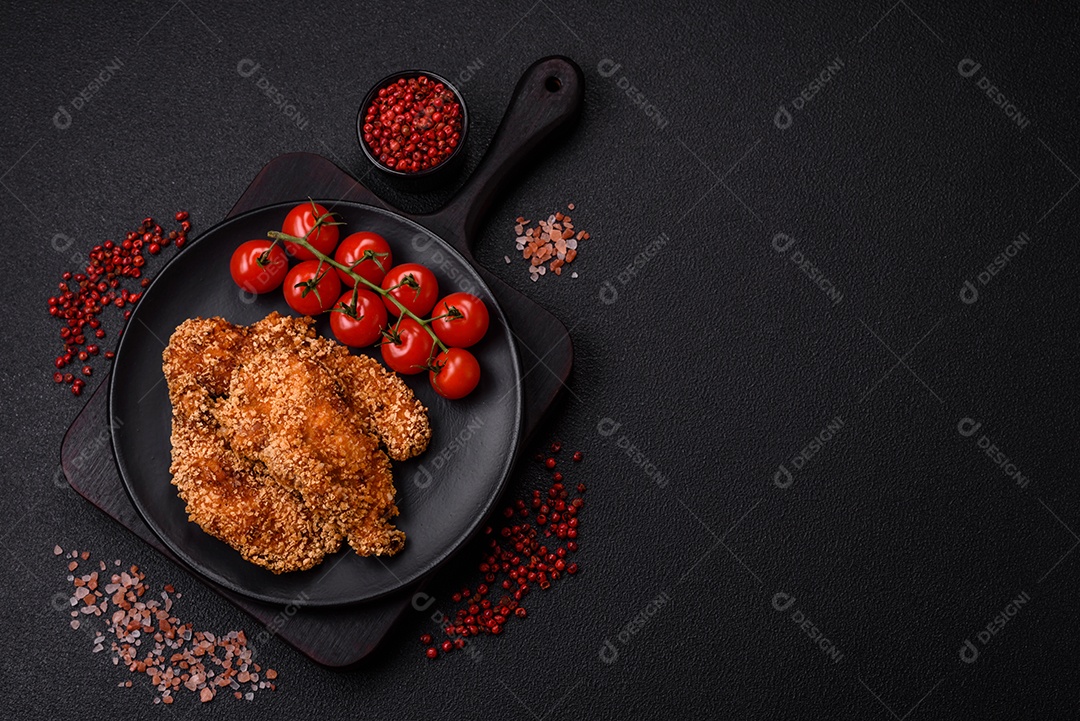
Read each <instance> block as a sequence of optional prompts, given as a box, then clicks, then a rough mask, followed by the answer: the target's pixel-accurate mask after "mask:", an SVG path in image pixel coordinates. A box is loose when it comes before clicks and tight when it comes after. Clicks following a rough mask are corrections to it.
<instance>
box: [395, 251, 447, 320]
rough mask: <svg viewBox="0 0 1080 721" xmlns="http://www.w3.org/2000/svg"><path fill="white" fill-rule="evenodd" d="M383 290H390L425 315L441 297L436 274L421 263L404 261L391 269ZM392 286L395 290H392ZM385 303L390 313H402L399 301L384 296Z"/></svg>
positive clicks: (420, 314) (414, 309) (411, 309)
mask: <svg viewBox="0 0 1080 721" xmlns="http://www.w3.org/2000/svg"><path fill="white" fill-rule="evenodd" d="M382 287H383V290H387V291H389V292H390V295H392V296H393V297H394V298H397V300H398V301H400V302H401V304H402V305H403V306H405V307H406V308H408V309H409V310H410V311H412V312H413V313H415V314H416V315H418V316H420V317H423V316H425V315H427V313H428V311H429V310H431V309H432V308H433V307H434V306H435V299H436V298H438V297H439V281H438V280H437V279H436V278H435V274H434V273H432V272H431V271H430V270H429V269H427V268H425V267H424V266H422V265H420V264H419V263H402V264H401V265H396V266H394V267H393V268H391V269H390V272H389V273H387V274H386V277H385V278H383V282H382ZM391 288H392V289H393V290H391ZM383 303H385V304H386V309H387V310H388V311H390V315H392V316H394V317H397V316H399V315H401V309H400V308H398V306H397V303H395V302H394V301H392V300H390V299H389V298H387V297H385V296H384V297H383Z"/></svg>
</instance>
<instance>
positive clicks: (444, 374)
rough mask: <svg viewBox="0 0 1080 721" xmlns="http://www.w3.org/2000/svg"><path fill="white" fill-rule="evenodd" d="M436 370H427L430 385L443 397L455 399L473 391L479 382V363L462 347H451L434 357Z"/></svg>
mask: <svg viewBox="0 0 1080 721" xmlns="http://www.w3.org/2000/svg"><path fill="white" fill-rule="evenodd" d="M435 367H436V368H437V369H438V370H437V371H434V370H433V371H429V372H428V379H429V380H430V381H431V387H432V388H434V389H435V392H436V393H438V394H439V395H440V396H442V397H443V398H449V399H451V400H455V399H457V398H464V397H465V396H467V395H469V394H470V393H472V392H473V390H474V389H475V388H476V386H477V385H478V384H479V383H480V364H479V363H478V362H477V360H476V356H474V355H473V354H472V353H470V352H469V351H467V350H465V349H464V348H451V349H450V350H448V351H446V352H445V353H440V354H439V355H438V357H436V358H435Z"/></svg>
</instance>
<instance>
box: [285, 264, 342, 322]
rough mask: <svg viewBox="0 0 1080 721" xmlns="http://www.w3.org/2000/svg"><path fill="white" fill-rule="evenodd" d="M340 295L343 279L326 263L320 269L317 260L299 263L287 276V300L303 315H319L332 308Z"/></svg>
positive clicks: (291, 306) (290, 305)
mask: <svg viewBox="0 0 1080 721" xmlns="http://www.w3.org/2000/svg"><path fill="white" fill-rule="evenodd" d="M312 281H314V282H312ZM340 295H341V279H339V278H338V277H337V273H335V272H334V269H333V268H331V267H330V266H328V265H326V264H323V266H322V269H321V270H320V269H319V261H317V260H305V261H304V262H303V263H297V264H296V265H295V266H293V268H292V270H290V271H289V273H288V275H286V276H285V301H286V302H287V303H288V304H289V307H290V308H292V309H293V310H295V311H296V312H297V313H300V314H302V315H318V314H319V313H324V312H326V311H328V310H330V309H331V308H333V307H334V304H335V303H336V302H337V299H338V296H340Z"/></svg>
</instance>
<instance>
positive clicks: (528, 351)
mask: <svg viewBox="0 0 1080 721" xmlns="http://www.w3.org/2000/svg"><path fill="white" fill-rule="evenodd" d="M553 73H557V74H558V75H559V77H560V79H561V80H562V89H563V90H564V91H566V92H565V94H564V95H563V96H562V97H561V98H551V97H550V93H549V92H548V91H547V90H545V80H547V79H548V78H549V77H551V75H552V74H553ZM582 90H583V81H582V80H581V71H580V69H578V68H577V66H576V65H574V64H573V63H572V62H571V61H568V60H566V59H564V58H545V59H544V60H541V61H538V62H537V63H536V64H534V65H533V66H532V67H531V68H530V69H529V70H528V71H526V73H525V75H524V76H523V77H522V80H521V82H520V83H519V84H518V87H517V89H516V90H515V93H514V97H513V98H512V100H511V103H510V107H509V108H508V110H507V112H506V115H505V116H504V119H503V122H502V124H501V125H500V127H499V130H498V132H497V133H496V135H495V138H494V139H493V140H492V143H491V147H490V148H489V150H488V153H487V155H486V156H485V158H484V160H483V161H482V162H481V164H480V166H479V167H478V168H477V170H476V172H475V173H474V174H473V176H472V177H471V178H470V179H469V180H468V181H467V182H466V183H465V185H464V186H463V188H462V190H461V191H460V192H459V194H458V195H457V196H455V198H454V199H453V200H452V201H451V202H450V203H449V204H448V205H447V206H446V207H445V208H444V209H442V210H440V211H438V212H436V213H434V214H431V215H427V216H408V217H411V218H412V219H413V220H415V221H417V222H419V223H421V224H422V225H425V226H427V227H428V228H430V229H431V230H433V231H434V232H435V233H437V234H439V235H440V236H441V237H442V238H443V239H444V240H446V241H447V242H449V243H450V244H451V245H453V246H455V248H456V249H457V250H458V251H459V252H461V253H462V255H464V256H465V258H466V259H467V260H468V261H469V262H470V263H471V264H472V265H473V266H474V267H475V268H476V269H477V271H478V272H479V273H480V275H481V276H482V277H483V278H484V281H485V282H486V283H487V284H488V287H489V288H490V289H491V292H492V293H493V294H494V295H495V297H496V298H497V300H498V302H499V305H500V306H501V307H502V309H503V312H504V313H505V315H506V317H507V320H508V321H509V323H510V328H511V330H512V331H513V333H514V336H515V340H516V343H517V347H518V351H519V354H520V358H521V363H522V372H523V374H524V380H523V391H524V399H525V404H524V411H523V413H524V417H523V419H522V429H523V435H524V436H525V437H526V438H527V437H528V436H529V435H530V434H531V433H532V431H533V430H534V429H535V428H536V426H537V424H538V423H539V421H540V419H541V417H542V416H543V414H544V412H545V411H546V410H547V409H548V407H550V405H551V404H552V402H553V401H554V400H555V397H556V396H557V395H558V393H559V390H560V389H561V387H562V385H563V383H564V382H565V380H566V377H567V376H568V375H569V372H570V367H571V364H572V362H573V351H572V347H571V344H570V338H569V335H568V334H567V333H566V330H565V328H564V327H563V326H562V324H561V323H560V322H559V321H558V320H557V319H555V318H554V317H553V316H552V315H551V314H550V313H548V312H547V311H546V310H544V309H543V308H541V307H540V306H539V305H537V304H536V303H535V302H533V301H532V300H530V299H528V298H527V297H526V296H524V295H522V294H521V293H519V292H518V291H516V290H514V289H512V288H510V287H509V286H507V285H506V284H505V283H503V282H502V281H500V280H499V279H498V278H496V277H495V276H494V275H492V274H491V273H490V272H489V271H487V270H486V269H485V268H483V267H480V266H478V265H477V264H476V261H475V259H474V258H473V257H472V253H471V250H470V245H471V242H472V241H473V240H474V239H475V237H476V234H477V231H478V229H479V227H480V224H481V222H482V220H483V218H484V216H485V214H486V211H487V209H488V208H489V207H490V205H491V202H492V200H493V198H494V197H495V195H496V193H498V192H499V190H500V189H501V188H502V187H504V186H505V183H506V181H507V180H508V179H509V177H510V176H511V174H512V171H513V170H514V169H515V168H519V167H521V165H522V163H524V162H525V161H526V160H527V158H528V156H529V154H530V152H531V151H533V150H535V149H536V148H537V147H538V146H539V145H540V143H541V142H542V141H543V140H544V139H545V138H547V137H549V136H550V135H551V134H552V133H553V132H554V131H555V130H557V129H559V128H560V127H563V126H565V125H567V124H568V123H570V122H572V121H573V120H574V118H575V117H576V115H577V113H578V111H579V110H580V103H581V96H582ZM308 196H311V197H323V198H340V199H342V200H349V201H354V202H358V203H367V204H370V205H374V206H377V207H380V208H386V209H388V210H392V211H394V212H400V211H398V210H397V209H395V208H393V207H391V206H389V205H388V204H386V203H385V202H383V201H382V200H381V199H380V198H378V197H377V196H376V195H375V194H374V193H372V192H371V191H370V190H368V189H367V188H366V187H364V186H363V185H362V184H361V183H360V181H359V180H357V179H355V178H353V177H352V176H351V175H349V174H348V173H346V172H345V171H344V170H342V169H341V168H339V167H338V166H336V165H335V164H334V163H332V162H330V161H329V160H327V159H326V158H323V157H321V156H318V155H313V154H310V153H291V154H288V155H282V156H280V157H278V158H275V159H274V160H272V161H270V162H269V163H267V165H266V166H265V167H264V168H263V169H262V170H261V171H260V172H259V174H258V175H257V176H256V177H255V179H254V180H253V181H252V182H251V184H250V185H249V186H248V188H247V190H246V191H244V194H243V195H241V196H240V199H239V200H238V201H237V202H236V204H235V205H234V206H233V208H232V210H231V211H229V214H228V215H227V216H226V219H227V218H231V217H233V216H236V215H239V214H240V213H244V212H246V211H249V210H252V209H254V208H259V207H262V206H266V205H271V204H274V203H280V202H285V201H292V200H300V199H303V198H305V197H308ZM541 366H542V367H541ZM538 367H541V369H540V370H537V372H530V371H532V370H534V369H537V368H538ZM108 386H109V377H108V376H106V377H105V379H104V380H103V381H102V383H101V384H100V385H99V386H98V388H97V389H96V390H95V392H94V393H93V395H92V396H91V397H90V399H89V400H88V402H87V404H86V406H85V407H84V408H83V410H82V412H81V413H80V414H79V415H78V417H76V419H75V421H74V422H73V423H72V424H71V427H70V428H69V429H68V431H67V433H66V434H65V436H64V441H63V446H62V449H61V462H62V465H63V468H64V472H65V474H66V476H67V479H68V482H69V483H70V485H71V487H72V488H74V489H75V490H76V491H77V492H78V493H79V494H80V495H81V496H83V497H84V498H85V499H87V500H88V501H90V502H91V503H92V504H94V505H95V506H97V507H98V508H99V509H101V510H102V511H104V512H105V513H106V514H108V515H109V516H110V517H112V518H113V519H114V520H116V521H117V522H118V523H120V524H121V525H123V526H124V527H125V528H127V529H128V530H130V531H131V532H132V533H134V534H135V535H136V536H138V537H139V538H141V539H142V540H143V541H145V542H146V543H147V544H148V545H150V546H152V547H153V548H155V549H156V550H157V551H158V552H160V553H161V554H163V555H164V556H166V557H167V558H169V559H170V560H172V561H174V562H176V563H179V561H178V559H177V558H176V557H175V556H174V555H173V554H172V552H171V551H169V550H168V549H167V548H166V547H165V546H164V544H162V543H161V541H160V540H159V539H158V538H157V536H156V535H155V534H154V533H153V532H152V531H151V530H150V528H149V527H147V525H146V524H145V523H144V522H143V520H142V518H141V517H140V516H139V514H138V512H137V511H136V510H135V507H134V506H133V505H132V503H131V500H130V498H129V496H128V495H127V493H126V491H125V490H124V487H123V483H122V481H121V479H120V474H119V471H118V469H117V466H116V460H115V456H114V455H113V454H112V453H111V452H109V453H87V452H86V450H87V449H88V448H97V447H100V446H101V444H102V442H103V441H102V439H105V442H107V439H108V428H109V417H108ZM110 451H111V447H110ZM203 580H204V582H205V583H206V584H207V585H208V586H209V587H210V588H212V589H213V590H214V591H216V592H217V593H219V594H221V595H222V596H224V597H225V598H227V599H228V600H229V601H231V602H232V603H234V604H235V605H236V606H238V607H240V608H241V609H243V610H245V611H247V612H248V613H250V614H251V615H252V616H254V617H255V618H257V619H258V620H259V621H260V622H262V623H263V624H264V625H266V626H267V627H268V629H270V630H271V632H272V633H274V634H275V635H277V636H278V637H280V638H281V639H282V640H284V641H286V642H287V643H289V644H290V645H292V646H293V647H295V648H296V649H297V650H299V651H300V652H302V653H303V654H305V655H306V656H308V657H310V658H311V659H313V660H314V661H317V662H318V663H321V664H324V665H327V666H347V665H350V664H352V663H355V662H357V661H359V660H360V659H362V658H364V656H366V655H367V654H369V653H370V652H371V651H372V650H373V649H374V648H375V646H376V645H377V644H378V643H379V641H380V640H381V639H382V638H383V637H384V636H385V635H386V633H387V632H388V631H389V630H390V627H391V626H392V625H393V623H394V621H395V620H396V619H397V618H398V617H399V616H400V615H401V613H402V612H403V611H404V610H405V608H406V607H408V605H409V603H410V600H411V598H412V596H413V594H415V593H416V591H417V590H418V588H419V585H418V586H416V587H414V588H410V589H406V590H403V591H400V592H398V593H396V594H393V595H390V596H387V597H383V598H380V599H377V600H374V601H369V602H366V603H363V604H355V605H350V606H340V607H330V608H296V607H291V608H288V609H286V608H285V607H282V606H279V605H274V604H267V603H262V602H259V601H254V600H252V599H249V598H247V597H244V596H241V595H239V594H236V593H234V592H232V591H229V590H227V589H224V588H221V587H220V586H217V585H215V584H213V583H210V582H207V581H205V579H203ZM285 613H288V614H290V615H288V616H283V614H285ZM283 617H287V618H288V622H287V623H284V624H282V623H278V622H277V619H280V618H283ZM256 637H257V634H256Z"/></svg>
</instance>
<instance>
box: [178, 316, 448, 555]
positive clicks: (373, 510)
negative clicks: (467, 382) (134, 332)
mask: <svg viewBox="0 0 1080 721" xmlns="http://www.w3.org/2000/svg"><path fill="white" fill-rule="evenodd" d="M312 323H313V321H312V319H310V318H291V317H286V316H282V315H279V314H278V313H271V314H270V315H268V316H267V317H266V318H264V319H263V320H261V321H259V322H258V323H255V324H254V325H252V326H247V327H245V326H237V325H233V324H231V323H228V322H227V321H225V320H223V319H221V318H206V319H204V318H194V319H191V320H187V321H184V322H183V323H182V324H180V326H179V327H178V328H177V329H176V331H175V332H174V333H173V335H172V338H170V339H169V345H168V347H167V348H166V349H165V351H164V353H163V359H164V371H165V378H166V380H167V381H168V384H169V399H170V400H171V401H172V406H173V428H172V466H171V468H170V470H171V472H172V474H173V480H172V482H173V485H175V486H176V487H177V489H178V491H179V493H180V497H181V498H182V499H183V500H184V502H185V503H186V504H187V513H188V517H189V519H190V520H192V521H194V522H195V523H197V524H199V526H200V527H202V529H203V530H204V531H206V532H207V533H210V534H211V535H213V536H216V537H217V538H220V539H221V540H223V541H225V542H226V543H228V544H229V545H230V546H232V547H233V548H235V549H236V550H237V551H239V552H240V554H241V555H242V556H243V557H244V558H245V559H247V560H248V561H251V562H252V563H256V564H258V565H260V566H263V567H265V568H268V569H270V570H271V571H274V572H275V573H283V572H286V571H296V570H303V569H306V568H311V567H312V566H315V565H317V564H318V563H319V562H320V561H322V559H323V558H324V557H325V556H326V555H327V554H329V553H334V552H335V551H337V550H338V549H339V548H340V547H341V544H342V541H343V540H347V541H348V543H349V545H350V546H351V547H352V548H353V550H355V551H356V552H357V553H358V554H360V555H362V556H370V555H391V554H394V553H397V552H398V551H400V550H401V549H402V547H403V546H404V543H405V534H404V533H402V532H401V531H400V530H398V529H397V528H395V527H394V526H393V524H392V522H391V521H392V519H393V517H394V516H396V515H397V514H398V509H397V506H396V505H395V503H394V496H395V489H394V484H393V478H392V476H391V472H390V461H389V458H393V459H394V460H405V459H406V458H411V457H412V456H415V455H417V454H419V453H421V452H423V451H424V450H425V449H426V448H427V445H428V442H429V441H430V439H431V426H430V425H429V423H428V418H427V409H426V408H424V406H423V405H422V404H421V403H420V402H419V401H418V400H417V399H416V398H415V397H414V396H413V394H412V391H411V390H409V388H408V386H406V385H405V383H404V381H402V380H401V378H400V377H398V376H397V375H395V374H394V373H391V372H390V371H388V370H386V369H385V368H384V367H383V366H382V365H381V364H379V363H378V361H375V360H374V359H372V358H368V357H367V356H354V355H352V354H350V353H349V352H348V349H346V348H345V347H344V346H342V345H339V344H338V343H335V342H334V341H331V340H328V339H326V338H321V337H319V336H317V335H316V334H315V331H314V330H313V329H312V327H311V326H312ZM384 447H385V450H383V449H384ZM388 456H389V458H388Z"/></svg>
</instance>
